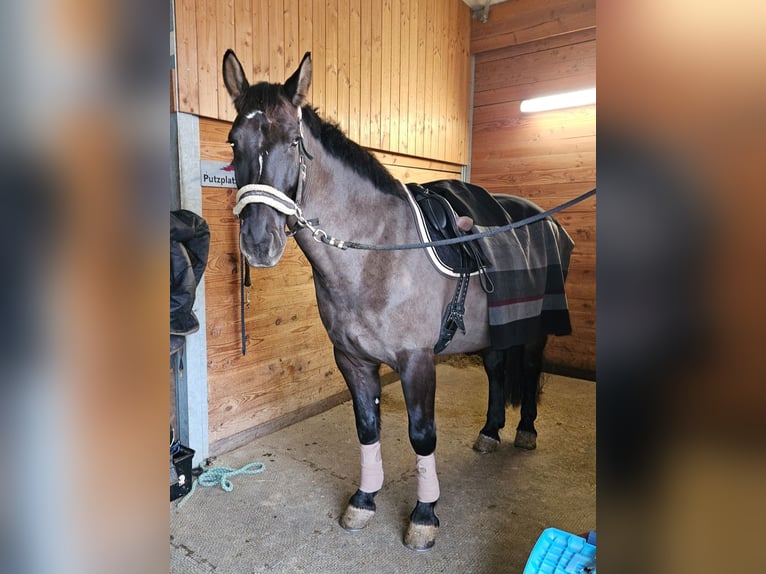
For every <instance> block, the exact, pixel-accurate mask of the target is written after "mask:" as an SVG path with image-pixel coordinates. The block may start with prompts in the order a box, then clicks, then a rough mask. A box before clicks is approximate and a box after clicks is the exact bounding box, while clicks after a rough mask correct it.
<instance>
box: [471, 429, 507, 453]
mask: <svg viewBox="0 0 766 574" xmlns="http://www.w3.org/2000/svg"><path fill="white" fill-rule="evenodd" d="M499 446H500V441H499V440H496V439H494V438H492V437H488V436H487V435H484V434H481V433H479V436H477V437H476V442H475V443H473V450H475V451H477V452H480V453H482V454H487V453H490V452H495V451H496V450H497V448H498V447H499Z"/></svg>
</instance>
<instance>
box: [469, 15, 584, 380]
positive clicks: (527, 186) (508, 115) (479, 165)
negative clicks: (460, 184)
mask: <svg viewBox="0 0 766 574" xmlns="http://www.w3.org/2000/svg"><path fill="white" fill-rule="evenodd" d="M595 26H596V12H595V1H594V0H580V1H576V0H513V1H510V2H505V3H502V4H498V5H495V6H493V7H492V9H491V11H490V16H489V21H488V22H487V23H486V24H482V23H481V22H479V21H477V20H474V21H473V23H472V28H471V50H472V52H473V53H474V55H475V88H474V109H473V133H472V141H473V143H472V153H471V181H472V182H474V183H477V184H479V185H483V186H486V187H487V188H488V189H490V190H491V191H492V192H496V193H510V194H514V195H520V196H523V197H527V198H529V199H531V200H532V201H535V202H536V203H538V204H539V205H540V206H542V207H543V208H546V209H547V208H551V207H554V206H555V205H558V204H560V203H562V202H564V201H566V200H568V199H571V198H573V197H576V196H577V195H579V194H581V193H584V192H586V191H588V190H590V189H592V188H594V187H595V186H596V107H595V106H588V107H584V108H575V109H570V110H562V111H553V112H543V113H538V114H522V113H521V112H520V111H519V104H520V103H521V100H523V99H525V98H529V97H534V96H539V95H547V94H551V93H557V92H565V91H568V90H575V89H582V88H587V87H592V86H595V85H596V28H595ZM556 218H557V219H558V220H559V221H560V222H561V223H562V224H563V225H564V226H565V227H566V229H567V231H568V232H569V233H570V234H571V235H572V237H573V238H574V240H575V242H576V247H575V251H574V253H573V256H572V263H571V267H570V272H569V277H568V279H567V295H568V299H569V305H570V313H571V317H572V327H573V334H572V335H571V336H569V337H551V339H550V343H549V345H548V348H547V349H546V359H547V361H548V363H549V368H552V369H556V370H563V371H570V372H578V373H580V374H587V375H593V374H595V368H596V310H595V298H596V201H595V199H589V200H588V201H587V202H585V203H581V204H578V205H577V206H575V207H573V208H571V209H568V210H566V211H564V212H561V213H560V214H558V215H557V216H556Z"/></svg>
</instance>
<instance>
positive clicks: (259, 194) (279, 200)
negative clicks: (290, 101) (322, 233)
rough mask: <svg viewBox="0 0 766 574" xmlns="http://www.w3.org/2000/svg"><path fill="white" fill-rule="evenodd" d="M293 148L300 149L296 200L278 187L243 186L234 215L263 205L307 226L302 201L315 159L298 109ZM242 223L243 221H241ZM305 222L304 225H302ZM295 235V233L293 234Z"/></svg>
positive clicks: (258, 184) (251, 184)
mask: <svg viewBox="0 0 766 574" xmlns="http://www.w3.org/2000/svg"><path fill="white" fill-rule="evenodd" d="M291 145H292V146H296V147H297V148H298V186H297V189H296V192H295V199H294V200H293V199H291V198H290V197H288V196H287V195H286V194H285V193H284V192H282V191H280V190H278V189H277V188H276V187H273V186H271V185H268V184H265V183H250V184H247V185H243V186H242V187H240V188H239V189H238V190H237V198H236V204H235V205H234V215H235V216H237V218H239V214H240V213H241V212H242V210H243V209H244V208H245V206H246V205H250V204H251V203H263V204H265V205H268V206H269V207H271V208H273V209H275V210H277V211H278V212H279V213H284V214H285V215H287V216H288V217H289V216H291V215H295V216H296V218H297V219H298V225H301V226H304V227H305V226H306V225H305V222H306V220H305V219H304V218H303V216H302V214H301V208H300V204H301V200H302V199H303V192H304V189H305V186H306V176H307V173H308V167H307V160H308V161H310V160H312V159H314V156H312V155H311V154H310V153H309V151H308V150H307V149H306V143H305V140H304V137H303V111H302V110H301V108H300V106H299V107H298V137H296V138H295V140H294V141H293V143H292V144H291ZM240 221H241V219H240ZM301 222H303V224H302V223H301ZM293 234H294V233H293Z"/></svg>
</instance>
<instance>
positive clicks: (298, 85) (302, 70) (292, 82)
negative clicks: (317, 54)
mask: <svg viewBox="0 0 766 574" xmlns="http://www.w3.org/2000/svg"><path fill="white" fill-rule="evenodd" d="M310 85H311V52H306V53H305V54H304V55H303V59H302V60H301V63H300V65H299V66H298V69H297V70H295V72H294V73H293V75H292V76H290V77H289V78H288V79H287V81H286V82H285V92H287V97H288V98H290V101H291V102H292V103H293V105H294V106H300V105H301V104H302V103H303V102H304V101H305V100H306V96H307V95H308V92H309V86H310Z"/></svg>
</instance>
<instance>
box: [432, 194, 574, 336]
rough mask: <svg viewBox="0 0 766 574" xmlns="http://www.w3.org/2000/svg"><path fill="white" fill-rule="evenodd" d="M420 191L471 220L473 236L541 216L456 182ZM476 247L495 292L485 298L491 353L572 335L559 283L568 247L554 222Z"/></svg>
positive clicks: (519, 202) (527, 205)
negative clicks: (438, 197) (540, 338)
mask: <svg viewBox="0 0 766 574" xmlns="http://www.w3.org/2000/svg"><path fill="white" fill-rule="evenodd" d="M423 186H424V187H426V188H427V189H428V190H430V191H432V192H434V193H438V194H439V195H442V196H443V197H445V198H446V199H447V200H448V201H449V202H450V204H451V205H452V207H453V209H454V210H455V212H456V213H457V214H458V215H466V216H468V217H471V218H472V219H473V220H474V230H475V232H483V231H488V230H490V229H492V228H493V227H498V226H503V225H507V224H508V223H511V222H513V221H519V220H520V219H524V218H526V217H529V216H532V215H535V214H537V213H541V212H542V211H543V210H542V209H541V208H540V207H538V206H537V205H535V204H534V203H532V202H531V201H528V200H526V199H523V198H520V197H515V196H511V195H490V194H489V193H488V192H487V191H486V190H485V189H483V188H481V187H478V186H476V185H472V184H469V183H463V182H461V181H457V180H442V181H434V182H430V183H426V184H423ZM478 242H479V244H480V245H481V248H482V251H483V252H484V255H485V256H486V258H487V260H488V261H489V262H490V265H491V266H490V267H489V268H488V270H487V274H488V276H489V277H490V279H491V280H492V283H493V284H494V286H495V289H494V291H493V292H492V293H488V294H487V302H488V306H489V326H490V340H491V343H492V347H493V348H495V349H506V348H508V347H510V346H513V345H520V344H524V343H527V342H530V341H532V340H533V339H534V338H536V337H537V336H539V335H541V334H550V335H568V334H570V333H571V332H572V326H571V324H570V321H569V309H568V305H567V298H566V294H565V292H564V280H565V279H566V275H567V270H568V269H569V256H570V254H571V252H572V248H573V247H574V241H572V238H571V237H570V236H569V234H568V233H567V232H566V231H565V230H564V228H563V227H561V225H559V223H558V222H557V221H555V220H554V219H553V218H552V217H548V218H546V219H543V220H541V221H538V222H536V223H533V224H531V225H526V226H523V227H519V228H516V229H512V230H510V231H507V232H504V233H498V234H496V235H492V236H490V237H485V238H482V239H480V240H478Z"/></svg>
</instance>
